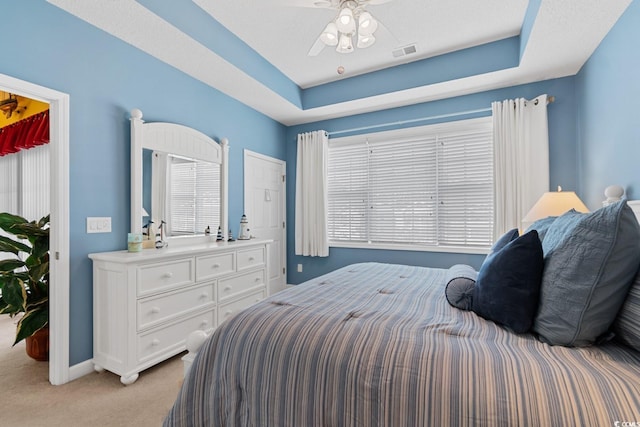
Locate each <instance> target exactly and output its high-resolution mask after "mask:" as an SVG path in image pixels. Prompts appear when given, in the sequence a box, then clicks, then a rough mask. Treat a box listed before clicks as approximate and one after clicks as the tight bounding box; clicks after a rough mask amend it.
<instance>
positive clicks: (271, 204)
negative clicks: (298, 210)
mask: <svg viewBox="0 0 640 427" xmlns="http://www.w3.org/2000/svg"><path fill="white" fill-rule="evenodd" d="M286 165H287V164H286V162H285V161H283V160H279V159H274V158H272V157H267V156H264V155H262V154H258V153H254V152H252V151H249V150H244V213H245V215H247V221H248V222H249V231H250V234H251V236H254V237H257V238H260V239H270V240H273V243H270V244H269V250H268V253H269V259H268V267H269V268H268V271H269V280H268V283H267V286H268V290H269V295H273V294H274V293H275V292H278V291H281V290H283V289H284V288H285V286H286V284H287V272H286V265H287V247H286V242H287V240H286V236H287V228H286V206H287V201H286V191H285V189H286V183H285V175H286Z"/></svg>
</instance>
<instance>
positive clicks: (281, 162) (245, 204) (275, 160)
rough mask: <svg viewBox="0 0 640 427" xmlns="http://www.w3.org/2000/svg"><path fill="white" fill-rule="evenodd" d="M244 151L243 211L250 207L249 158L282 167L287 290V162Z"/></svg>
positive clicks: (283, 239)
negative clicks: (248, 185)
mask: <svg viewBox="0 0 640 427" xmlns="http://www.w3.org/2000/svg"><path fill="white" fill-rule="evenodd" d="M243 151H244V158H243V160H244V163H243V167H244V169H243V170H244V173H243V176H242V178H243V181H244V184H243V185H244V188H243V193H244V195H243V211H244V209H246V207H247V206H248V203H247V201H248V199H247V197H248V195H247V171H248V168H247V161H248V158H249V157H254V158H257V159H260V160H265V161H268V162H273V163H277V164H279V165H280V166H281V167H282V176H283V179H282V182H281V184H280V186H281V187H280V188H281V191H282V194H283V196H284V197H282V198H281V204H282V206H280V208H281V209H282V215H283V218H282V220H283V221H284V227H282V254H281V257H283V258H282V260H283V261H284V269H285V270H284V274H283V276H284V286H285V288H286V286H287V273H288V272H287V269H286V267H287V179H286V176H287V162H286V161H284V160H281V159H277V158H275V157H270V156H267V155H264V154H260V153H256V152H255V151H251V150H247V149H246V148H245V149H244V150H243ZM267 271H268V270H267ZM268 282H269V278H268V277H267V289H269V283H268Z"/></svg>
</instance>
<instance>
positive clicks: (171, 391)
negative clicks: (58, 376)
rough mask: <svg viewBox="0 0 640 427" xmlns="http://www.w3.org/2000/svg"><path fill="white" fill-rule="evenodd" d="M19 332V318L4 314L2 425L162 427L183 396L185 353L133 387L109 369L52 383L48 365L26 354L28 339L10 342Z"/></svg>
mask: <svg viewBox="0 0 640 427" xmlns="http://www.w3.org/2000/svg"><path fill="white" fill-rule="evenodd" d="M14 334H15V319H11V318H10V317H9V316H7V315H0V402H2V403H1V404H2V414H1V415H0V425H2V426H24V427H39V426H47V427H51V426H65V427H72V426H96V427H110V426H118V427H120V426H160V425H161V424H162V420H163V419H164V417H165V415H166V414H167V413H168V412H169V409H170V408H171V405H173V402H174V400H175V398H176V396H177V395H178V390H179V389H180V384H181V382H182V370H183V367H182V361H181V360H180V357H181V356H182V354H181V355H178V356H175V357H173V358H172V359H169V360H167V361H166V362H164V363H161V364H159V365H156V366H154V367H153V368H150V369H147V370H145V371H142V372H141V373H140V377H139V378H138V380H137V381H136V382H135V383H133V384H131V385H129V386H124V385H122V383H120V377H119V376H118V375H115V374H113V373H110V372H108V371H104V372H101V373H97V372H93V373H91V374H89V375H85V376H83V377H81V378H79V379H77V380H75V381H71V382H70V383H67V384H64V385H60V386H52V385H51V384H50V383H49V364H48V363H47V362H37V361H35V360H33V359H31V358H30V357H29V356H27V354H26V352H25V344H24V341H23V342H21V343H19V344H17V345H16V346H15V347H11V344H13V340H14Z"/></svg>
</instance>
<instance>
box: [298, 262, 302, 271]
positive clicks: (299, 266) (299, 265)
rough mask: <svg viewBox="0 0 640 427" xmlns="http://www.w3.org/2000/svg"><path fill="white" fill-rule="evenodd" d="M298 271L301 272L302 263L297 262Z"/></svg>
mask: <svg viewBox="0 0 640 427" xmlns="http://www.w3.org/2000/svg"><path fill="white" fill-rule="evenodd" d="M298 273H302V264H298Z"/></svg>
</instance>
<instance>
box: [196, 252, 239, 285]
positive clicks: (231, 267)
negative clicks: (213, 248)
mask: <svg viewBox="0 0 640 427" xmlns="http://www.w3.org/2000/svg"><path fill="white" fill-rule="evenodd" d="M234 271H236V267H235V263H234V253H233V252H229V253H226V254H220V255H209V256H201V257H198V258H196V280H205V279H211V278H214V277H218V276H220V275H222V274H227V273H232V272H234Z"/></svg>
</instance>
